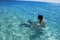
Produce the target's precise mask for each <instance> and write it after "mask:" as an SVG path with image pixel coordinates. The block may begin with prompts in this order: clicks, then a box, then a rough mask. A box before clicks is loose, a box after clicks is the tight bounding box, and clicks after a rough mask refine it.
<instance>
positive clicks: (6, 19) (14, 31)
mask: <svg viewBox="0 0 60 40" xmlns="http://www.w3.org/2000/svg"><path fill="white" fill-rule="evenodd" d="M38 12H39V13H40V14H42V15H43V16H44V19H45V21H46V28H44V29H43V30H42V29H39V28H33V29H31V28H30V27H29V25H28V26H27V25H26V26H23V25H22V26H20V24H22V23H24V22H26V21H27V20H29V19H31V20H32V21H37V13H38ZM59 13H60V4H51V3H42V2H40V3H37V2H4V3H3V2H2V3H0V40H59V39H60V15H59ZM26 23H27V22H26Z"/></svg>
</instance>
